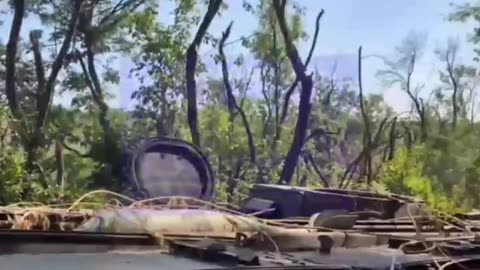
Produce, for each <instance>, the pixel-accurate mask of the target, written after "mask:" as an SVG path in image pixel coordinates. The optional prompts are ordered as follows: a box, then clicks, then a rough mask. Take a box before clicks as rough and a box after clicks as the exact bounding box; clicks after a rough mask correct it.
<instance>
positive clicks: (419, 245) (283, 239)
mask: <svg viewBox="0 0 480 270" xmlns="http://www.w3.org/2000/svg"><path fill="white" fill-rule="evenodd" d="M322 192H326V191H322ZM364 195H365V194H364ZM118 196H122V195H118ZM352 196H354V197H355V196H359V195H358V194H356V195H352ZM85 197H88V196H85ZM85 197H84V198H85ZM84 198H82V200H83V199H84ZM330 198H331V197H330ZM392 198H393V199H395V200H397V202H398V203H399V207H397V211H396V213H395V215H397V216H398V217H393V218H388V219H385V218H383V219H381V218H382V217H384V215H383V214H382V213H380V214H379V215H371V214H368V213H371V212H372V211H373V210H371V209H369V208H368V207H367V208H365V209H361V210H362V211H356V210H359V209H356V208H355V209H353V208H352V209H343V210H342V209H340V208H337V209H328V205H326V204H327V202H326V201H325V204H324V205H323V206H322V207H323V208H324V210H323V211H320V212H317V213H314V214H313V215H311V216H305V215H304V216H299V217H296V218H283V219H269V218H263V217H258V216H259V215H260V216H262V215H264V214H265V213H266V212H265V211H261V210H260V211H257V212H252V209H251V208H249V210H245V209H243V211H240V210H242V209H239V210H231V209H227V208H225V207H221V206H218V205H216V204H213V203H210V202H206V201H201V200H199V199H195V198H190V197H161V198H158V199H148V200H143V201H135V200H132V199H129V198H127V199H125V196H122V198H120V199H119V200H123V201H129V204H127V205H122V204H121V203H119V202H118V201H117V203H115V204H109V205H106V206H105V207H103V208H101V209H93V208H88V207H85V206H83V208H82V209H79V208H78V206H79V205H82V204H84V205H88V204H86V203H84V202H81V200H79V201H77V202H75V203H74V204H72V205H69V206H63V207H61V206H45V205H39V206H21V205H11V206H5V207H2V208H0V226H1V227H2V228H3V229H4V230H3V231H0V238H3V239H7V238H5V237H6V236H5V234H6V232H5V231H10V232H15V233H18V232H19V231H21V230H23V231H29V232H30V233H33V232H49V233H51V232H53V231H56V232H58V235H62V233H63V234H65V233H68V232H70V233H80V234H83V235H99V234H103V235H112V234H114V235H116V236H117V237H118V239H120V238H121V237H125V236H126V235H138V236H140V235H146V236H148V237H149V238H150V239H154V241H153V242H154V245H155V246H157V247H160V248H162V249H163V250H165V252H170V253H174V254H189V255H188V256H193V255H192V254H197V255H198V254H200V253H202V252H206V254H207V255H208V256H206V255H205V256H206V257H209V256H219V257H218V258H227V257H228V258H229V260H234V261H236V262H237V263H239V264H254V265H265V264H274V265H275V264H279V263H280V264H285V265H298V264H300V265H318V264H320V265H324V266H326V265H349V266H350V267H353V268H355V267H357V268H358V269H388V267H390V266H391V265H396V266H401V267H403V269H410V268H408V267H411V269H413V268H415V267H420V266H422V267H423V266H425V267H427V266H429V267H430V266H431V267H433V268H434V269H435V268H436V269H457V268H455V267H454V266H455V265H456V264H455V263H453V262H454V261H457V260H458V261H461V262H463V263H462V265H463V266H464V267H466V266H467V265H477V266H478V265H480V261H479V260H480V237H479V236H478V235H477V232H478V231H479V228H478V227H476V226H475V221H472V220H471V219H476V218H478V216H476V215H462V216H459V217H441V218H439V217H433V216H431V215H428V214H427V212H426V211H425V210H422V211H419V209H420V208H422V207H419V204H417V205H416V206H415V207H414V203H412V202H411V201H404V200H402V199H400V198H399V197H396V196H393V197H392ZM357 200H359V199H358V198H357ZM362 200H364V202H366V201H365V198H362ZM153 202H156V203H153ZM247 204H248V202H247ZM251 205H252V204H250V206H251ZM272 205H275V203H273V204H271V205H270V206H272ZM365 205H368V204H365ZM264 206H265V207H267V206H268V205H264ZM377 210H378V209H377ZM373 212H374V211H373ZM412 212H414V214H412ZM366 213H367V214H366ZM418 213H420V214H421V215H418ZM403 214H406V216H402V215H403ZM395 215H394V216H395ZM2 234H3V235H2ZM50 236H51V237H55V236H53V234H51V235H50ZM32 237H33V236H32ZM12 239H13V237H12ZM118 239H117V240H116V241H120V240H118ZM139 241H140V240H139ZM3 242H4V244H5V241H3ZM140 242H141V241H140ZM147 242H148V241H147ZM145 243H146V242H145ZM148 243H150V242H148ZM202 256H203V255H202ZM205 256H204V257H202V258H206V257H205ZM362 258H363V259H362ZM366 258H370V259H369V260H370V261H369V260H367V259H366ZM387 258H388V259H387ZM371 260H373V261H376V263H375V267H373V265H372V263H371ZM377 260H378V261H377ZM387 261H388V265H386V264H387ZM381 262H383V264H382V263H381ZM377 264H378V265H377ZM442 265H443V266H442ZM382 267H383V268H382ZM385 267H386V268H385ZM422 267H420V269H423V268H422ZM392 269H393V268H392ZM415 269H417V268H415ZM425 269H428V268H425ZM470 269H472V268H470Z"/></svg>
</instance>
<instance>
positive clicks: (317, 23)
mask: <svg viewBox="0 0 480 270" xmlns="http://www.w3.org/2000/svg"><path fill="white" fill-rule="evenodd" d="M324 13H325V11H324V10H323V9H322V10H321V11H320V12H319V13H318V15H317V19H316V21H315V33H314V34H313V40H312V44H311V45H310V50H309V52H308V56H307V59H306V60H305V67H307V66H308V64H309V63H310V61H311V60H312V56H313V51H314V50H315V47H316V45H317V39H318V33H319V31H320V20H321V19H322V16H323V14H324ZM298 83H299V78H298V77H296V78H295V81H294V82H293V84H292V85H291V86H290V88H288V90H287V93H285V98H284V101H283V105H282V111H281V114H280V121H279V124H278V126H277V130H276V132H275V138H274V145H276V142H277V141H278V140H279V139H280V138H281V136H282V135H281V134H282V125H283V123H285V120H286V119H287V115H288V107H289V105H290V99H291V97H292V95H293V91H295V89H296V88H297V86H298Z"/></svg>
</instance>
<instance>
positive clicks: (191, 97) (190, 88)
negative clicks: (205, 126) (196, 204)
mask: <svg viewBox="0 0 480 270" xmlns="http://www.w3.org/2000/svg"><path fill="white" fill-rule="evenodd" d="M221 4H222V0H210V1H209V3H208V10H207V13H206V14H205V16H204V17H203V20H202V23H201V24H200V27H199V28H198V31H197V33H196V34H195V38H194V39H193V42H192V43H191V44H190V46H188V49H187V63H186V67H185V77H186V81H187V118H188V126H189V127H190V134H191V136H192V142H193V143H194V144H195V145H197V146H200V131H199V128H198V112H197V85H196V82H195V71H196V68H197V56H198V53H197V48H198V47H200V44H201V43H202V39H203V37H204V36H205V34H206V33H207V30H208V27H209V26H210V23H211V22H212V21H213V18H214V17H215V15H216V14H217V12H218V10H219V8H220V5H221Z"/></svg>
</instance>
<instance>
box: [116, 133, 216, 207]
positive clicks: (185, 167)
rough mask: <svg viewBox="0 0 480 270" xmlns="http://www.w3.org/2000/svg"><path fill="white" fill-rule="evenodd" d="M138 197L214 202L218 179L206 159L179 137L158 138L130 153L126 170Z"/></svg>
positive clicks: (129, 182)
mask: <svg viewBox="0 0 480 270" xmlns="http://www.w3.org/2000/svg"><path fill="white" fill-rule="evenodd" d="M123 172H124V176H125V178H126V179H127V182H128V184H129V186H133V188H134V193H135V197H142V198H155V197H161V196H188V197H193V198H197V199H201V200H206V201H210V200H212V199H213V196H214V189H215V180H214V176H213V172H212V169H211V166H210V164H209V162H208V159H207V158H206V156H205V155H204V154H203V153H202V152H201V151H200V150H199V149H198V148H197V147H195V146H194V145H192V144H190V143H188V142H186V141H183V140H180V139H175V138H167V137H154V138H148V139H144V140H142V141H140V142H139V143H137V144H136V145H135V146H134V147H133V148H132V149H130V150H129V151H128V154H127V158H126V163H125V165H124V167H123Z"/></svg>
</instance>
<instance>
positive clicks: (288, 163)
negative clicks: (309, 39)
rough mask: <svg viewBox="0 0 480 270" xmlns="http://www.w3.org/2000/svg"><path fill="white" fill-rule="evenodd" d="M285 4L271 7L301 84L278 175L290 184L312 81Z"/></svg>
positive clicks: (304, 128)
mask: <svg viewBox="0 0 480 270" xmlns="http://www.w3.org/2000/svg"><path fill="white" fill-rule="evenodd" d="M286 4H287V3H286V0H274V1H273V7H274V9H275V13H276V15H277V19H278V24H279V26H280V30H281V32H282V35H283V38H284V40H285V46H286V50H287V56H288V58H289V59H290V62H291V64H292V66H293V69H294V71H295V74H296V76H297V78H298V79H299V81H300V84H301V86H302V92H301V94H300V104H299V109H298V110H299V112H298V118H297V124H296V126H295V134H294V136H293V141H292V144H291V146H290V150H289V151H288V154H287V156H286V157H285V162H284V165H283V170H282V172H281V175H280V180H281V181H282V183H285V184H290V183H291V182H292V177H293V174H294V172H295V167H296V166H297V162H298V158H299V156H300V153H301V150H302V147H303V144H304V141H305V137H306V135H307V129H308V121H309V118H310V110H311V104H310V97H311V95H312V88H313V81H312V75H307V74H306V73H305V72H306V70H305V65H304V64H303V62H302V59H301V58H300V56H299V55H298V51H297V48H296V47H295V45H294V44H293V40H292V37H291V36H290V32H289V29H288V26H287V22H286V19H285V6H286Z"/></svg>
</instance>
